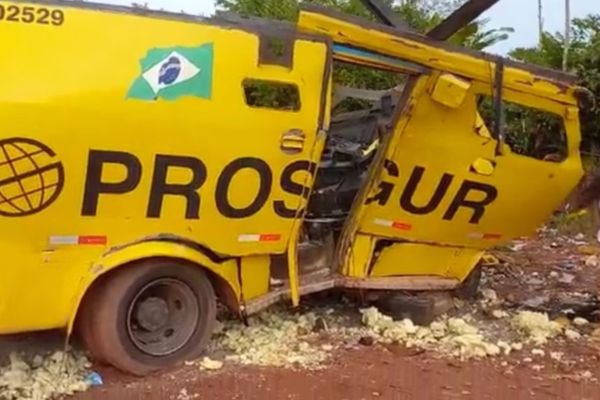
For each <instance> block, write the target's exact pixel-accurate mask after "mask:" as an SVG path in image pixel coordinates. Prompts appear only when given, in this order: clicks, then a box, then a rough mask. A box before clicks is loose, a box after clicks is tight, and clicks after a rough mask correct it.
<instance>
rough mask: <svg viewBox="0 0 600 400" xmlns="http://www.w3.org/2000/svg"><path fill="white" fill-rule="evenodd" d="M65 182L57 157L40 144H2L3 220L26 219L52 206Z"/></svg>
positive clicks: (5, 141) (0, 194) (0, 193)
mask: <svg viewBox="0 0 600 400" xmlns="http://www.w3.org/2000/svg"><path fill="white" fill-rule="evenodd" d="M64 180H65V172H64V168H63V165H62V163H61V162H60V161H59V160H58V159H57V157H56V153H54V151H52V149H50V148H49V147H48V146H46V145H45V144H43V143H40V142H38V141H36V140H32V139H26V138H11V139H2V140H0V216H4V217H25V216H28V215H33V214H36V213H38V212H40V211H42V210H44V209H45V208H47V207H48V206H50V205H51V204H52V203H54V201H55V200H56V199H57V198H58V196H59V195H60V192H61V191H62V189H63V185H64Z"/></svg>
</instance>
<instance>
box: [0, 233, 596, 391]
mask: <svg viewBox="0 0 600 400" xmlns="http://www.w3.org/2000/svg"><path fill="white" fill-rule="evenodd" d="M598 252H600V248H599V247H598V246H597V244H596V243H595V242H593V241H589V242H588V241H586V240H584V239H583V237H581V235H579V236H574V235H570V236H563V235H560V234H559V233H558V232H556V231H553V230H545V231H544V232H541V233H540V235H539V237H537V238H534V239H531V240H527V241H517V242H515V243H514V244H512V245H511V246H507V247H506V248H503V249H500V250H498V251H495V252H493V256H494V257H492V258H491V259H488V262H489V265H487V266H486V267H485V268H484V274H483V280H482V289H483V290H488V291H489V290H490V289H491V290H493V291H494V293H496V294H497V296H498V299H499V302H500V303H501V304H502V308H503V309H505V310H507V311H510V312H516V310H522V309H528V310H534V311H542V312H546V313H548V314H549V315H550V317H551V318H552V319H557V320H559V321H560V320H561V321H562V322H561V323H562V324H566V325H568V326H573V325H574V324H573V318H574V317H584V318H586V319H588V320H589V321H590V323H589V324H586V325H585V326H578V327H577V328H576V329H577V330H578V331H579V332H581V333H582V334H583V336H582V337H581V338H579V339H577V340H566V339H560V340H554V341H552V342H551V343H549V344H548V345H545V346H544V351H543V352H542V353H543V354H541V353H539V354H536V355H535V356H533V355H532V352H531V349H532V348H533V347H535V346H532V347H527V348H525V349H523V351H520V352H513V353H511V354H510V355H500V356H495V357H485V358H483V359H476V360H462V361H461V360H460V359H458V358H456V357H449V356H446V355H442V354H439V353H436V352H434V351H426V350H420V349H416V348H406V347H405V346H403V345H400V344H380V343H362V344H361V342H359V341H358V340H355V341H354V342H352V341H350V342H345V343H344V345H343V346H340V347H339V348H336V350H335V351H333V352H332V355H331V357H330V358H329V359H328V360H327V361H325V364H324V368H323V369H319V370H306V369H289V368H275V367H256V366H243V365H238V364H235V363H230V362H226V363H225V365H224V367H223V368H222V369H219V370H217V371H212V372H211V371H201V370H200V368H199V367H198V365H197V364H193V365H185V366H181V367H177V368H173V369H171V370H168V371H164V372H163V373H161V374H156V375H154V376H150V377H146V378H144V379H139V378H133V377H130V376H126V375H123V374H121V373H119V372H118V371H116V370H114V369H112V368H110V367H105V366H101V365H94V366H93V369H94V371H96V372H98V373H99V374H100V375H101V376H102V378H103V381H104V383H103V384H102V385H100V386H96V387H93V388H91V389H90V390H88V391H86V392H82V393H78V394H76V395H75V396H73V397H70V399H74V400H84V399H102V400H105V399H106V400H111V399H115V400H121V399H144V400H154V399H156V400H166V399H168V400H190V399H223V400H226V399H244V400H245V399H261V400H262V399H327V400H329V399H340V400H341V399H348V400H354V399H356V400H359V399H419V400H420V399H478V400H479V399H511V400H517V399H568V400H584V399H586V400H596V399H600V382H599V379H600V315H599V313H598V307H597V304H598V303H597V301H596V300H597V299H596V297H595V295H596V294H597V292H598V288H600V262H598V260H596V259H595V258H594V257H593V256H594V255H596V254H598ZM480 297H481V295H480ZM480 301H481V299H480ZM476 303H477V302H476ZM462 308H464V309H470V310H471V311H470V312H471V313H472V314H473V315H475V316H476V317H477V318H479V319H480V320H481V321H483V322H484V323H485V321H486V318H489V319H490V326H494V325H493V324H494V323H496V322H494V320H493V318H492V317H490V316H489V315H487V313H489V310H487V311H486V310H482V309H480V307H478V306H476V305H474V304H463V305H462ZM565 309H568V310H570V311H567V313H570V312H572V313H571V314H568V315H569V318H565V317H564V313H565ZM574 329H575V327H574ZM11 340H14V339H11ZM43 341H45V342H46V343H45V345H46V346H47V345H48V339H43ZM0 342H1V341H0ZM17 342H18V343H19V344H20V345H21V346H22V347H23V348H28V347H31V346H32V345H34V344H32V342H31V340H30V339H20V340H17ZM38 342H39V339H38ZM59 342H60V341H59V339H56V340H55V343H59ZM13 343H16V342H13ZM0 344H1V343H0ZM0 347H1V346H0ZM0 353H1V349H0ZM556 354H561V355H562V356H561V357H560V359H559V358H557V357H555V355H556ZM0 356H1V354H0Z"/></svg>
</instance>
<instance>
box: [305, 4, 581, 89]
mask: <svg viewBox="0 0 600 400" xmlns="http://www.w3.org/2000/svg"><path fill="white" fill-rule="evenodd" d="M301 8H302V13H301V15H300V21H299V25H300V27H301V28H302V29H303V30H304V31H312V32H315V33H322V34H327V35H331V36H332V38H333V39H334V41H335V42H336V43H348V44H350V43H353V42H358V40H357V38H356V37H354V35H353V34H352V33H350V31H355V29H352V28H353V27H352V25H354V26H355V27H356V28H363V31H362V33H363V36H364V35H371V36H373V35H374V34H384V35H385V36H387V37H388V38H389V35H391V36H393V37H395V40H392V39H391V38H389V39H388V40H387V41H386V45H385V47H384V48H385V50H386V52H387V53H395V54H399V53H400V51H398V50H394V46H393V45H392V43H394V42H395V43H397V44H400V45H402V46H405V47H406V48H412V49H413V51H418V52H419V53H420V54H422V60H423V61H425V62H424V64H425V65H428V64H433V65H436V64H438V65H439V62H440V60H441V59H442V58H447V54H448V52H450V53H453V54H456V55H462V56H467V57H468V58H469V59H472V58H477V59H478V60H480V61H488V62H495V61H496V60H497V58H498V56H496V55H492V54H488V53H485V52H482V51H477V50H473V49H467V48H464V47H460V46H456V45H452V44H449V43H446V42H439V41H437V40H433V39H431V38H428V37H427V36H425V35H422V34H419V33H414V32H406V31H401V30H398V29H394V28H390V27H388V26H385V25H382V24H377V23H373V22H371V21H367V20H365V19H363V18H359V17H355V16H350V15H347V14H344V13H341V12H338V11H335V10H332V9H330V8H327V7H323V6H319V5H315V4H303V5H302V6H301ZM379 37H382V35H379ZM357 45H359V43H357ZM362 45H363V47H369V49H370V50H375V49H374V48H372V47H371V46H368V44H367V43H362ZM373 47H375V43H373ZM382 50H383V48H382ZM442 52H443V55H444V57H442ZM437 54H439V56H438V55H437ZM425 55H427V57H425ZM463 59H465V57H463ZM427 61H428V62H427ZM448 61H450V60H448ZM505 65H506V67H507V68H518V69H522V70H524V71H526V72H529V73H531V74H533V75H534V76H535V77H536V78H537V79H541V80H543V81H548V82H551V83H553V84H554V85H561V84H562V85H574V84H575V83H576V82H577V77H576V76H575V75H572V74H568V73H564V72H562V71H556V70H553V69H549V68H544V67H539V66H536V65H531V64H525V63H521V62H518V61H514V60H510V59H505ZM488 74H489V72H488ZM488 80H489V78H488Z"/></svg>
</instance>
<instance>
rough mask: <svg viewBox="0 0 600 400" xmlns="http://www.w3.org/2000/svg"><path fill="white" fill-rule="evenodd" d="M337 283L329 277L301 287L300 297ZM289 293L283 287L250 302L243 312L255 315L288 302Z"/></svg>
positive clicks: (332, 286) (335, 279)
mask: <svg viewBox="0 0 600 400" xmlns="http://www.w3.org/2000/svg"><path fill="white" fill-rule="evenodd" d="M337 283H338V279H337V278H333V277H331V276H330V277H327V278H325V279H323V280H321V281H317V282H311V283H309V284H306V285H301V286H300V290H299V291H300V296H306V295H307V294H311V293H318V292H322V291H325V290H330V289H333V288H335V287H336V286H337ZM290 292H291V291H290V288H289V287H284V288H281V289H277V290H275V291H273V292H271V293H268V294H266V295H264V296H261V297H259V298H257V299H255V300H250V301H248V302H247V303H246V305H245V312H246V314H247V315H251V314H255V313H257V312H259V311H261V310H264V309H265V308H267V307H269V306H272V305H273V304H275V303H278V302H280V301H283V300H288V299H290V297H291V296H290Z"/></svg>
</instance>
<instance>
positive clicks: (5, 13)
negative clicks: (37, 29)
mask: <svg viewBox="0 0 600 400" xmlns="http://www.w3.org/2000/svg"><path fill="white" fill-rule="evenodd" d="M4 21H7V22H21V23H24V24H40V25H55V26H59V25H62V24H63V23H64V22H65V14H64V13H63V11H62V10H58V9H55V10H51V9H48V8H44V7H41V8H36V7H19V6H3V5H2V4H0V22H4Z"/></svg>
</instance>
